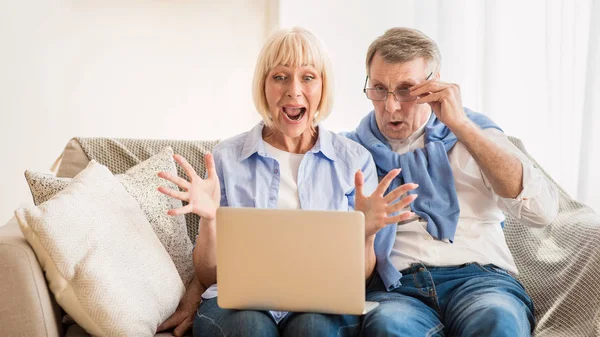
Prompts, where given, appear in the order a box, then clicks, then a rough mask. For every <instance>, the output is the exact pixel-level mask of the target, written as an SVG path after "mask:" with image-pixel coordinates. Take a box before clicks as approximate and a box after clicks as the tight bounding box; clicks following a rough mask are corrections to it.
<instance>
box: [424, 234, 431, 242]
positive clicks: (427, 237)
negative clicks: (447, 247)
mask: <svg viewBox="0 0 600 337" xmlns="http://www.w3.org/2000/svg"><path fill="white" fill-rule="evenodd" d="M423 239H425V240H427V241H429V240H431V235H428V234H425V235H423Z"/></svg>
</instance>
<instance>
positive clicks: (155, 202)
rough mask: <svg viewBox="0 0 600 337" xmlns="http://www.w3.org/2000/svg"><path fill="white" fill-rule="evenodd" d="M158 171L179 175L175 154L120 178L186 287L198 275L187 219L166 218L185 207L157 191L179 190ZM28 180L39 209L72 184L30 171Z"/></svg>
mask: <svg viewBox="0 0 600 337" xmlns="http://www.w3.org/2000/svg"><path fill="white" fill-rule="evenodd" d="M159 171H165V172H169V173H171V174H175V175H176V174H177V166H176V164H175V160H173V150H172V149H171V148H170V147H165V148H164V149H162V150H161V151H160V152H159V153H158V154H156V155H154V156H152V157H150V158H149V159H148V160H146V161H143V162H141V163H139V164H137V165H135V166H134V167H132V168H130V169H129V170H127V171H126V172H125V173H123V174H118V175H117V178H118V179H119V181H120V182H121V183H122V184H123V186H125V189H126V190H127V192H129V194H131V195H132V196H133V197H134V198H135V199H136V200H137V202H138V203H139V204H140V207H141V208H142V210H143V211H144V214H145V215H146V218H147V219H148V221H149V222H150V225H151V226H152V229H154V232H155V233H156V235H157V236H158V239H159V240H160V242H161V243H162V244H163V246H164V247H165V249H166V250H167V252H168V253H169V255H170V256H171V259H173V262H174V263H175V267H176V268H177V272H178V273H179V276H180V277H181V280H182V281H183V283H184V284H185V285H187V284H189V282H190V281H191V280H192V278H193V277H194V274H195V270H194V263H193V258H192V248H193V245H192V243H191V241H190V239H189V237H188V235H187V227H186V223H185V217H184V216H183V215H178V216H170V215H167V211H168V210H169V209H175V208H180V207H182V204H181V201H179V200H177V199H174V198H171V197H169V196H166V195H164V194H162V193H160V192H158V190H157V189H158V187H159V186H161V185H163V186H166V187H169V188H172V189H177V186H176V185H175V184H173V183H171V182H169V181H167V180H164V179H162V178H160V177H158V176H157V173H158V172H159ZM25 178H26V179H27V183H28V184H29V188H30V189H31V194H32V196H33V201H34V203H35V204H36V205H40V204H42V203H43V202H45V201H47V200H48V199H50V198H51V197H52V196H54V195H55V194H56V193H58V192H60V191H61V190H63V189H64V188H65V187H66V186H68V185H69V184H70V182H71V179H70V178H57V177H55V176H53V175H51V174H45V173H38V172H31V171H25Z"/></svg>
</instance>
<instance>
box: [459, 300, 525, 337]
mask: <svg viewBox="0 0 600 337" xmlns="http://www.w3.org/2000/svg"><path fill="white" fill-rule="evenodd" d="M477 307H478V308H476V310H475V309H473V310H470V311H471V313H470V315H468V317H466V316H465V317H463V319H462V322H457V323H459V324H458V325H456V327H457V328H458V329H453V330H454V331H453V332H455V333H457V334H459V335H460V336H507V337H508V336H515V337H517V336H531V327H532V324H531V321H530V320H533V315H532V313H530V312H529V309H528V308H527V307H526V306H525V305H523V304H522V303H521V302H520V301H518V300H516V299H515V298H511V297H509V296H506V295H505V296H495V300H494V301H493V302H487V303H486V305H483V306H477Z"/></svg>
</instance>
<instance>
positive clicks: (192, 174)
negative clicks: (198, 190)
mask: <svg viewBox="0 0 600 337" xmlns="http://www.w3.org/2000/svg"><path fill="white" fill-rule="evenodd" d="M173 159H175V161H176V162H177V163H178V164H179V165H181V167H183V170H184V171H185V174H187V176H188V178H190V180H191V179H192V178H193V177H195V176H197V174H196V170H194V168H193V167H192V165H190V163H188V161H187V160H186V159H185V158H183V156H180V155H178V154H174V155H173Z"/></svg>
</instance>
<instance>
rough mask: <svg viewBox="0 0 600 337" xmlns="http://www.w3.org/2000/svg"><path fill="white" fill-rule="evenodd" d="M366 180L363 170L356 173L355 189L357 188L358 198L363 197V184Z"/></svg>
mask: <svg viewBox="0 0 600 337" xmlns="http://www.w3.org/2000/svg"><path fill="white" fill-rule="evenodd" d="M364 182H365V179H364V177H363V173H362V171H361V170H358V171H356V173H355V174H354V187H355V188H356V197H362V196H363V184H364Z"/></svg>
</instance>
